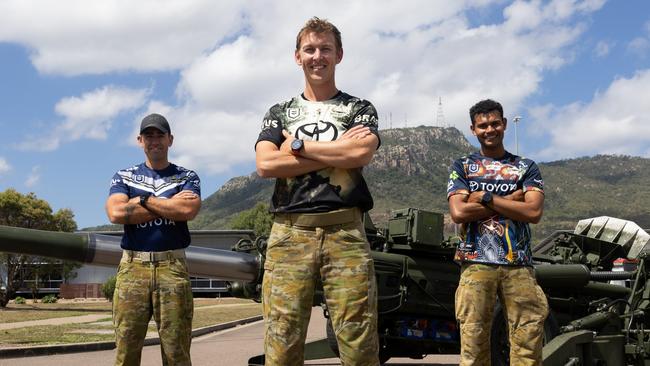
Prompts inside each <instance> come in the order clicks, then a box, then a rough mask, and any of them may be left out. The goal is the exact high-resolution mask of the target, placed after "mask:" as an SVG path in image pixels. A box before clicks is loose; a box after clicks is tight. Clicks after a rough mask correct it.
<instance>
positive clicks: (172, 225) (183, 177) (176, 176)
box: [109, 163, 201, 252]
mask: <svg viewBox="0 0 650 366" xmlns="http://www.w3.org/2000/svg"><path fill="white" fill-rule="evenodd" d="M183 190H190V191H192V192H194V193H196V194H198V195H199V197H200V196H201V181H200V179H199V176H198V175H196V173H194V172H193V171H191V170H187V169H185V168H183V167H179V166H176V165H174V164H169V166H168V167H167V168H165V169H163V170H153V169H151V168H149V167H147V165H146V164H145V163H142V164H139V165H136V166H134V167H131V168H128V169H124V170H120V171H118V172H117V173H115V175H114V176H113V180H112V181H111V188H110V193H109V195H111V194H117V193H122V194H126V195H127V196H128V197H129V198H133V197H137V196H143V195H144V196H155V197H157V198H171V197H172V196H174V195H175V194H176V193H178V192H180V191H183ZM188 245H190V232H189V230H188V228H187V222H186V221H174V220H170V219H165V218H157V219H155V220H151V221H148V222H144V223H141V224H135V225H124V236H122V248H123V249H129V250H138V251H146V252H158V251H165V250H173V249H181V248H186V247H187V246H188Z"/></svg>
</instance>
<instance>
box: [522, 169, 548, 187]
mask: <svg viewBox="0 0 650 366" xmlns="http://www.w3.org/2000/svg"><path fill="white" fill-rule="evenodd" d="M522 188H523V190H524V192H528V191H537V192H542V193H544V180H543V179H542V173H540V171H539V167H538V166H537V164H535V162H533V161H531V164H530V166H529V167H528V169H527V170H526V173H524V176H523V177H522Z"/></svg>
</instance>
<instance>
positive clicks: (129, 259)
mask: <svg viewBox="0 0 650 366" xmlns="http://www.w3.org/2000/svg"><path fill="white" fill-rule="evenodd" d="M126 255H127V257H128V261H129V263H131V262H133V251H132V250H127V251H126Z"/></svg>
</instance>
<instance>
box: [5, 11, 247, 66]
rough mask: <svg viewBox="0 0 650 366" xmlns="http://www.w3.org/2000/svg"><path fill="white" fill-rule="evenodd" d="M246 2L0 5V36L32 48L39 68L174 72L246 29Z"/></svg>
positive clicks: (34, 59) (33, 57)
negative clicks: (244, 11)
mask: <svg viewBox="0 0 650 366" xmlns="http://www.w3.org/2000/svg"><path fill="white" fill-rule="evenodd" d="M243 3H244V2H236V1H232V2H231V1H211V0H194V1H173V0H141V1H129V0H113V1H85V0H60V1H56V2H50V1H37V0H32V1H22V0H7V1H2V2H0V41H5V42H15V43H20V44H23V45H26V46H28V48H29V49H31V50H32V53H31V56H30V57H31V59H32V62H33V63H34V66H36V68H37V69H38V70H39V71H40V72H42V73H52V74H64V75H78V74H88V73H105V72H110V71H123V70H136V71H152V70H173V69H178V68H180V67H183V66H185V65H187V64H189V63H190V62H191V61H192V60H193V59H194V58H195V57H197V56H198V55H199V54H200V53H201V52H202V51H204V50H206V49H210V48H212V47H214V46H215V45H216V44H218V43H219V42H220V41H221V40H222V39H224V38H225V37H228V36H230V35H231V34H232V33H233V32H238V31H241V29H242V27H245V26H246V18H245V17H244V16H243V14H242V12H241V8H242V4H243Z"/></svg>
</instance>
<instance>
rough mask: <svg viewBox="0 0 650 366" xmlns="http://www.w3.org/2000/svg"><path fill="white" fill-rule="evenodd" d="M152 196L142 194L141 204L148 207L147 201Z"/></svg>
mask: <svg viewBox="0 0 650 366" xmlns="http://www.w3.org/2000/svg"><path fill="white" fill-rule="evenodd" d="M149 197H151V196H140V206H142V207H144V208H147V201H148V200H149Z"/></svg>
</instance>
